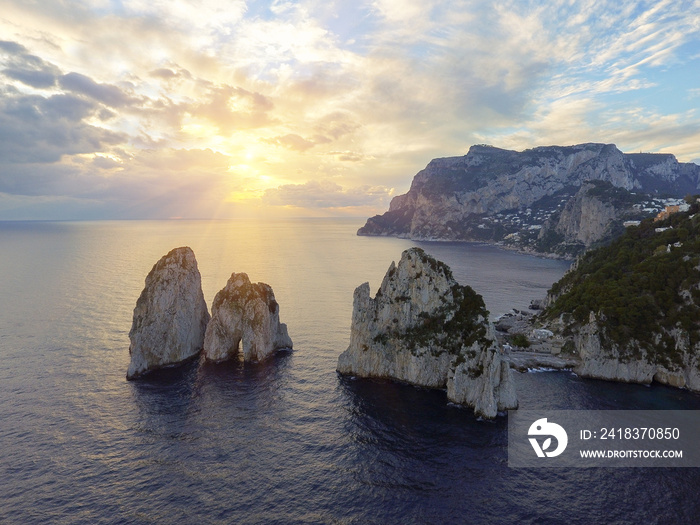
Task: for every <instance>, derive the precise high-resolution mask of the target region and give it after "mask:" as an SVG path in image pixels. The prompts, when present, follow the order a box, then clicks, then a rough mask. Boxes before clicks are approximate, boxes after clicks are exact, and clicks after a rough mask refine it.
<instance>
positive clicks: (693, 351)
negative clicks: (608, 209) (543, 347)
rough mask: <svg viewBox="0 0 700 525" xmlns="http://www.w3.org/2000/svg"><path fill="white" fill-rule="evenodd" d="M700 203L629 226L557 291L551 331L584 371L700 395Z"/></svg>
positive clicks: (551, 300) (549, 316)
mask: <svg viewBox="0 0 700 525" xmlns="http://www.w3.org/2000/svg"><path fill="white" fill-rule="evenodd" d="M698 211H700V204H698V202H697V200H694V202H693V203H692V205H691V206H690V209H689V211H687V212H683V213H676V214H674V215H671V216H670V217H668V218H667V219H665V220H663V221H658V222H654V221H653V220H651V219H648V220H645V221H643V222H642V223H641V224H640V225H639V226H638V227H631V228H629V229H628V230H627V231H626V232H625V233H624V234H623V235H622V236H621V237H619V238H618V239H617V240H615V241H614V242H612V243H611V244H610V245H608V246H605V247H602V248H599V249H596V250H591V251H589V252H587V253H586V254H585V255H583V256H582V257H581V258H580V259H579V260H578V261H577V262H576V263H575V264H574V266H573V267H572V269H571V270H570V271H569V272H568V273H567V274H566V275H565V276H564V277H563V278H562V279H561V280H560V281H559V282H557V283H555V284H554V285H553V286H552V289H551V290H550V295H549V297H548V307H547V308H546V310H545V311H544V312H543V314H542V316H541V318H542V319H543V320H544V321H545V326H547V327H548V328H550V329H552V330H553V331H554V332H555V333H558V334H560V335H562V336H564V338H565V339H566V340H567V343H566V344H565V350H568V351H569V352H571V353H574V354H578V355H579V356H580V357H581V359H582V361H583V365H582V366H581V367H579V369H577V370H576V371H577V373H579V374H580V375H584V376H589V377H599V378H604V379H616V380H622V381H631V382H640V383H648V382H651V381H652V380H657V381H661V382H665V383H670V384H673V385H675V386H685V387H688V388H691V389H693V390H700V360H699V357H700V214H698Z"/></svg>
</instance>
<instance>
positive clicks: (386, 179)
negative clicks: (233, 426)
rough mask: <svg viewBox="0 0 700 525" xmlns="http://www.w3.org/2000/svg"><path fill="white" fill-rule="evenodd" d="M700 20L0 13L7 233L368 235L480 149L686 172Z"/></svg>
mask: <svg viewBox="0 0 700 525" xmlns="http://www.w3.org/2000/svg"><path fill="white" fill-rule="evenodd" d="M699 108H700V0H654V1H625V0H611V1H608V0H551V1H549V0H541V1H535V0H501V1H498V0H497V1H492V2H487V1H483V0H456V1H455V0H451V1H434V0H366V1H365V0H353V1H333V0H301V1H298V2H293V1H277V0H275V1H244V0H229V1H225V2H224V1H221V0H200V1H194V0H191V1H184V0H167V1H166V0H82V1H81V0H74V1H68V0H17V1H12V0H0V220H14V219H58V220H70V219H75V220H81V219H141V218H144V219H148V218H154V219H157V218H202V219H204V218H239V217H299V216H302V217H307V216H308V217H318V216H321V217H323V216H352V217H355V216H356V217H367V216H371V215H374V214H376V213H381V212H383V211H385V210H386V209H387V207H388V204H389V201H390V200H391V198H392V197H393V196H396V195H399V194H402V193H405V192H406V191H407V190H408V188H409V187H410V183H411V180H412V178H413V176H414V175H415V174H416V173H417V172H418V171H419V170H421V169H422V168H423V167H425V165H426V164H427V163H428V162H429V161H430V160H431V159H433V158H436V157H447V156H458V155H464V154H466V153H467V151H468V150H469V147H470V146H471V145H473V144H491V145H494V146H497V147H502V148H508V149H515V150H523V149H527V148H531V147H535V146H546V145H571V144H579V143H583V142H604V143H613V144H616V145H617V146H618V148H620V149H621V150H622V151H625V152H637V151H645V152H665V153H673V154H675V155H676V157H677V158H678V160H679V161H682V162H690V161H695V162H697V163H700V110H699Z"/></svg>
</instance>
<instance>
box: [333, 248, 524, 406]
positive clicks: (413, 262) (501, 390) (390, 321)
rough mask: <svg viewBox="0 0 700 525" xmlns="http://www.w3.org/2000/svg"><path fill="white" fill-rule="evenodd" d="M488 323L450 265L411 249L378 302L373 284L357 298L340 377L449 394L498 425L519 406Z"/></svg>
mask: <svg viewBox="0 0 700 525" xmlns="http://www.w3.org/2000/svg"><path fill="white" fill-rule="evenodd" d="M487 315H488V312H486V310H485V308H484V303H483V299H482V298H481V296H479V295H478V294H476V292H474V290H472V289H471V288H470V287H468V286H460V285H459V284H458V283H457V282H456V281H455V280H454V278H453V277H452V272H451V271H450V268H449V267H448V266H447V265H445V264H444V263H442V262H439V261H437V260H435V259H434V258H432V257H430V256H428V255H426V254H425V252H424V251H423V250H421V249H420V248H411V249H410V250H406V251H405V252H403V254H402V256H401V260H400V261H399V264H398V265H395V264H394V263H392V264H391V266H390V267H389V270H388V272H387V273H386V275H385V277H384V280H383V281H382V284H381V287H380V289H379V291H378V292H377V295H376V297H375V298H374V299H372V298H371V297H370V291H369V284H368V283H365V284H363V285H361V286H359V287H358V288H357V289H356V290H355V294H354V306H353V315H352V325H351V333H350V346H349V347H348V349H347V350H346V351H345V352H343V353H342V354H341V355H340V357H339V358H338V367H337V370H338V372H340V373H341V374H350V375H356V376H362V377H383V378H390V379H396V380H399V381H405V382H408V383H412V384H416V385H421V386H425V387H431V388H447V395H448V399H450V400H451V401H454V402H456V403H461V404H466V405H469V406H471V407H474V410H475V412H476V413H477V414H479V415H482V416H484V417H488V418H493V417H495V416H496V415H497V412H498V411H501V410H507V409H511V408H516V407H517V399H516V395H515V389H514V386H513V380H512V376H511V371H510V368H509V366H508V363H507V362H505V361H504V360H503V359H502V357H501V354H500V350H499V348H498V346H497V344H496V342H495V337H494V330H493V327H492V325H491V324H490V323H488V320H487Z"/></svg>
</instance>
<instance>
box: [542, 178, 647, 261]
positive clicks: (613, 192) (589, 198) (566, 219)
mask: <svg viewBox="0 0 700 525" xmlns="http://www.w3.org/2000/svg"><path fill="white" fill-rule="evenodd" d="M636 200H639V197H635V196H634V195H633V194H630V193H628V192H627V191H625V190H624V189H620V188H615V187H613V186H612V185H611V184H609V183H603V182H600V181H596V182H595V183H590V182H589V183H584V184H583V185H582V186H581V188H580V189H579V190H578V191H577V192H576V194H575V195H574V196H573V197H572V198H571V199H570V200H569V201H568V202H567V203H566V205H565V206H564V208H563V209H562V210H561V212H558V213H555V214H554V215H553V216H552V217H551V218H550V219H548V220H547V221H545V223H544V225H543V227H542V229H541V230H540V233H539V236H538V239H539V241H540V243H541V244H542V243H545V242H547V245H546V247H545V248H546V250H543V251H547V252H555V253H560V254H562V255H569V256H576V255H579V254H580V253H582V252H583V251H585V250H587V249H588V248H590V247H591V246H593V245H594V244H596V243H601V242H603V241H605V240H611V239H612V238H614V237H616V236H617V235H618V234H620V233H622V231H624V226H622V224H623V222H624V221H625V220H628V219H640V218H642V217H643V215H641V214H640V212H639V211H638V210H635V209H634V207H633V205H634V203H635V201H636Z"/></svg>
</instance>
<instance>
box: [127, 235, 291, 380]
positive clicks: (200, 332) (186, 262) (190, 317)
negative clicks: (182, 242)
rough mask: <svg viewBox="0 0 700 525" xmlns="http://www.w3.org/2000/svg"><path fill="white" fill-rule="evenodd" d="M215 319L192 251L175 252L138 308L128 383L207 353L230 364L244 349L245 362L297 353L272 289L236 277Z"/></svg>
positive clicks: (155, 273) (149, 282)
mask: <svg viewBox="0 0 700 525" xmlns="http://www.w3.org/2000/svg"><path fill="white" fill-rule="evenodd" d="M212 315H213V317H210V316H209V311H208V310H207V305H206V303H205V301H204V294H203V293H202V279H201V276H200V274H199V270H198V269H197V261H196V259H195V256H194V253H193V252H192V250H191V249H190V248H187V247H184V248H176V249H174V250H172V251H171V252H170V253H168V254H167V255H165V256H164V257H163V258H161V259H160V260H159V261H158V262H157V263H156V265H155V266H154V267H153V269H152V270H151V272H150V273H149V274H148V276H147V277H146V286H145V288H144V289H143V292H141V296H140V297H139V299H138V301H137V302H136V308H134V320H133V324H132V326H131V331H130V332H129V339H130V340H131V345H130V346H129V354H130V356H131V362H130V364H129V369H128V371H127V374H126V378H127V379H136V378H138V377H140V376H142V375H143V374H146V373H148V372H151V371H153V370H157V369H159V368H164V367H167V366H172V365H177V364H180V363H183V362H185V361H188V360H190V359H192V358H195V357H196V356H197V355H199V354H200V352H202V351H203V352H202V353H203V354H204V357H205V359H206V360H208V361H224V360H227V359H230V358H231V357H233V356H234V355H237V352H238V349H239V346H241V343H242V347H243V359H244V360H245V361H261V360H263V359H265V358H267V357H268V356H270V355H271V354H272V353H273V352H275V351H276V350H279V349H283V348H292V340H291V338H290V337H289V335H288V334H287V325H285V324H284V323H280V320H279V304H277V301H276V300H275V294H274V293H273V291H272V288H271V287H270V286H269V285H267V284H265V283H255V284H251V282H250V279H248V276H247V275H246V274H244V273H234V274H232V275H231V278H230V279H229V280H228V283H227V284H226V287H225V288H224V289H223V290H221V291H220V292H219V293H218V294H216V298H215V299H214V304H213V306H212Z"/></svg>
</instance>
